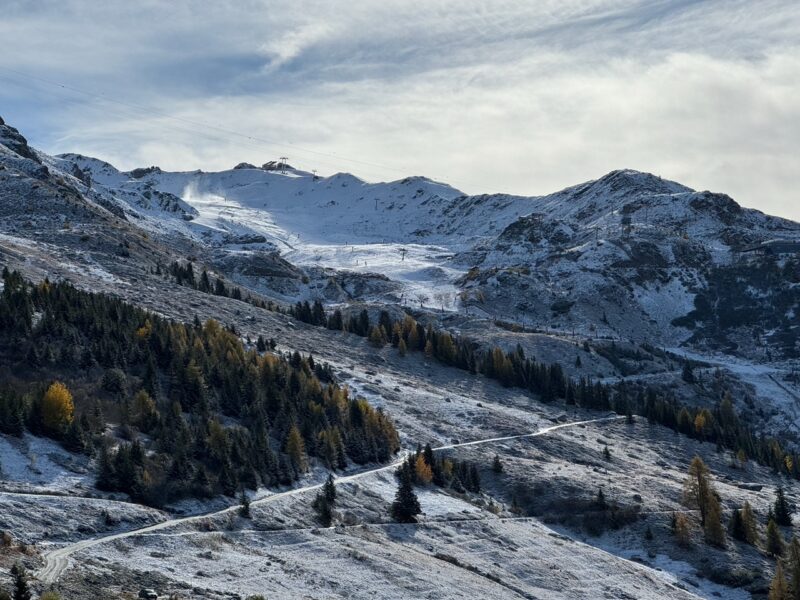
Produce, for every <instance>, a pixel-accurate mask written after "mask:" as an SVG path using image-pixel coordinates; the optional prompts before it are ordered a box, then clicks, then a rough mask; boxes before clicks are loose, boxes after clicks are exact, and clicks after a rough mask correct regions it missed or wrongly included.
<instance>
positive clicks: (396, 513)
mask: <svg viewBox="0 0 800 600" xmlns="http://www.w3.org/2000/svg"><path fill="white" fill-rule="evenodd" d="M399 480H400V481H399V484H398V487H397V494H396V495H395V498H394V502H393V503H392V508H391V514H392V518H393V519H394V520H395V521H397V522H398V523H415V522H416V520H417V519H416V516H417V515H418V514H420V513H421V512H422V508H421V507H420V505H419V500H418V499H417V495H416V494H415V493H414V487H413V485H412V483H411V481H412V475H411V467H410V466H409V464H408V463H407V462H405V463H403V466H402V468H401V469H400V474H399Z"/></svg>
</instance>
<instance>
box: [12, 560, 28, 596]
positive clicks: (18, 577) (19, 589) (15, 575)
mask: <svg viewBox="0 0 800 600" xmlns="http://www.w3.org/2000/svg"><path fill="white" fill-rule="evenodd" d="M11 578H12V580H13V581H14V594H13V596H12V597H13V599H14V600H31V599H32V598H33V596H32V594H31V590H30V588H29V587H28V573H27V572H26V571H25V567H24V566H23V565H22V563H16V564H15V565H14V566H13V567H11Z"/></svg>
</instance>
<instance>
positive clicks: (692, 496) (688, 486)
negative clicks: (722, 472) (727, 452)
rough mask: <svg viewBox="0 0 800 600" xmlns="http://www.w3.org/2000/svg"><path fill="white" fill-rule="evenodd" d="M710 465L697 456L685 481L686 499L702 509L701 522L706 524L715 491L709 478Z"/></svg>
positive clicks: (690, 504) (691, 504)
mask: <svg viewBox="0 0 800 600" xmlns="http://www.w3.org/2000/svg"><path fill="white" fill-rule="evenodd" d="M708 475H709V472H708V467H706V465H705V463H704V462H703V459H702V458H700V457H699V456H695V457H694V458H693V459H692V463H691V464H690V465H689V476H688V477H687V479H686V482H685V483H684V491H683V494H684V501H685V502H686V503H687V504H688V505H689V506H693V507H696V508H697V509H698V510H699V511H700V524H701V525H703V526H705V524H706V516H707V513H708V508H709V504H710V502H711V498H712V497H714V491H713V489H712V487H711V482H710V481H709V479H708Z"/></svg>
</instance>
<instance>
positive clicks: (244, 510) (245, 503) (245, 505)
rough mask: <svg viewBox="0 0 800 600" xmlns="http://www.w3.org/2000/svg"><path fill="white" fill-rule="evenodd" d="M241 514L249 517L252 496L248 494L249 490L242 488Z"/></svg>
mask: <svg viewBox="0 0 800 600" xmlns="http://www.w3.org/2000/svg"><path fill="white" fill-rule="evenodd" d="M239 516H240V517H243V518H245V519H249V518H250V517H251V515H250V497H249V496H248V495H247V492H245V491H244V489H242V491H241V493H240V494H239Z"/></svg>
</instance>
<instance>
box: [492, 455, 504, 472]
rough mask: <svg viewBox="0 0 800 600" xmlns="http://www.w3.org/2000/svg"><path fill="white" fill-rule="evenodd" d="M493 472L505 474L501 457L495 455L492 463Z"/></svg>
mask: <svg viewBox="0 0 800 600" xmlns="http://www.w3.org/2000/svg"><path fill="white" fill-rule="evenodd" d="M492 471H494V472H495V473H497V474H498V475H500V474H501V473H502V472H503V463H502V462H501V461H500V456H499V455H497V454H495V455H494V460H493V461H492Z"/></svg>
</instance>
